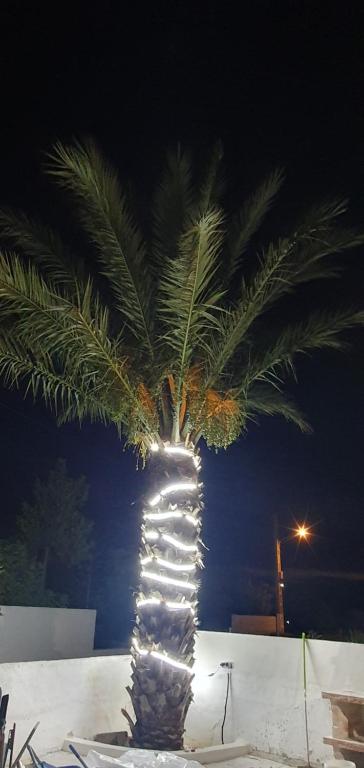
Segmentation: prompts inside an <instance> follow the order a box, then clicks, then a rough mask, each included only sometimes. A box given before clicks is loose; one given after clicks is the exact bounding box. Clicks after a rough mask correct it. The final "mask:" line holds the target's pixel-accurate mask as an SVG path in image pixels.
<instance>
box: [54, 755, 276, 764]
mask: <svg viewBox="0 0 364 768" xmlns="http://www.w3.org/2000/svg"><path fill="white" fill-rule="evenodd" d="M43 759H44V760H46V761H47V762H49V763H51V765H56V766H64V765H75V764H76V762H77V761H76V759H75V758H74V757H73V755H71V753H70V752H52V753H51V754H48V755H46V756H45V757H43ZM86 762H87V758H86ZM210 766H211V768H287V765H286V764H283V763H279V762H276V761H275V760H268V759H266V758H263V757H256V756H255V755H246V756H245V757H235V758H234V759H233V760H225V761H224V762H222V763H210Z"/></svg>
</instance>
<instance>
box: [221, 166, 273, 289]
mask: <svg viewBox="0 0 364 768" xmlns="http://www.w3.org/2000/svg"><path fill="white" fill-rule="evenodd" d="M283 181H284V175H283V171H282V170H281V169H279V168H278V169H276V170H275V171H273V173H271V174H270V176H268V178H267V179H265V181H264V182H263V183H262V184H261V185H260V187H258V189H257V190H256V191H255V192H254V193H253V194H252V196H251V197H250V198H248V200H247V201H246V203H244V205H243V207H242V209H241V210H240V211H239V213H238V214H237V215H236V216H235V217H234V218H233V219H232V221H231V225H230V229H229V237H228V240H227V250H228V259H227V265H226V273H225V275H226V279H227V281H230V280H231V278H232V277H233V276H234V275H235V272H236V270H237V269H238V267H239V266H240V263H241V259H242V257H243V255H244V253H245V250H246V248H247V246H248V244H249V241H250V240H251V238H252V237H253V235H255V233H256V232H257V230H258V229H259V227H260V225H261V223H262V221H263V219H264V217H265V216H266V214H267V213H268V211H269V210H270V208H271V206H272V203H273V201H274V198H275V197H276V195H277V194H278V192H279V190H280V188H281V186H282V184H283Z"/></svg>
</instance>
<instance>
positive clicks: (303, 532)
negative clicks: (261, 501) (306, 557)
mask: <svg viewBox="0 0 364 768" xmlns="http://www.w3.org/2000/svg"><path fill="white" fill-rule="evenodd" d="M275 531H276V533H275V542H276V594H277V635H284V630H285V624H284V599H283V590H284V574H283V568H282V556H281V546H282V543H283V542H284V541H289V540H290V539H295V538H296V539H299V540H300V541H302V540H303V541H307V539H308V537H309V536H310V529H309V528H308V526H307V525H306V524H305V523H302V524H301V525H297V527H296V528H294V529H293V530H292V534H291V535H290V536H286V538H285V539H280V538H279V535H278V520H277V518H275Z"/></svg>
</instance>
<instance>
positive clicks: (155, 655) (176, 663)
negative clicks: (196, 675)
mask: <svg viewBox="0 0 364 768" xmlns="http://www.w3.org/2000/svg"><path fill="white" fill-rule="evenodd" d="M133 645H134V648H135V650H136V652H137V653H139V655H140V656H148V655H150V656H153V658H155V659H158V660H159V661H164V662H165V663H166V664H170V665H171V667H175V668H176V669H181V670H183V672H188V673H189V674H190V675H192V669H191V667H189V666H188V665H187V664H183V662H182V661H177V659H172V657H171V656H168V654H167V653H166V652H165V651H164V652H163V653H160V652H159V651H148V650H147V649H146V648H141V647H140V645H139V643H138V642H137V640H136V639H135V637H134V638H133Z"/></svg>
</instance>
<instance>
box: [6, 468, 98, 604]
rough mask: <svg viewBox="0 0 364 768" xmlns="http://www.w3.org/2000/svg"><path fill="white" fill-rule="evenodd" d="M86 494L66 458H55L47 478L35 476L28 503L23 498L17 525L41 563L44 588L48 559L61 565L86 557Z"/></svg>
mask: <svg viewBox="0 0 364 768" xmlns="http://www.w3.org/2000/svg"><path fill="white" fill-rule="evenodd" d="M87 497H88V485H87V483H86V480H85V478H84V477H79V478H73V477H70V476H69V475H68V472H67V467H66V462H65V461H64V459H58V461H57V463H56V466H55V467H54V469H51V471H50V472H49V474H48V477H47V480H46V481H44V482H42V481H41V480H40V479H39V478H37V479H36V480H35V483H34V487H33V501H32V503H29V502H23V504H22V511H21V513H20V515H18V517H17V521H16V522H17V528H18V531H19V532H20V533H21V537H22V539H23V541H24V543H25V545H26V548H27V550H28V552H29V553H30V555H31V556H32V557H33V558H35V560H36V561H37V562H38V563H40V564H41V570H42V583H43V588H44V589H45V588H46V584H47V573H48V566H49V562H50V559H52V558H56V560H58V562H59V563H61V564H62V566H63V567H64V568H70V567H72V566H75V565H79V564H80V563H85V562H86V561H88V560H89V558H90V554H91V549H92V541H91V533H92V527H93V524H92V522H91V521H90V520H88V519H87V518H86V517H85V515H84V514H83V513H82V509H83V507H84V506H85V503H86V501H87Z"/></svg>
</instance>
